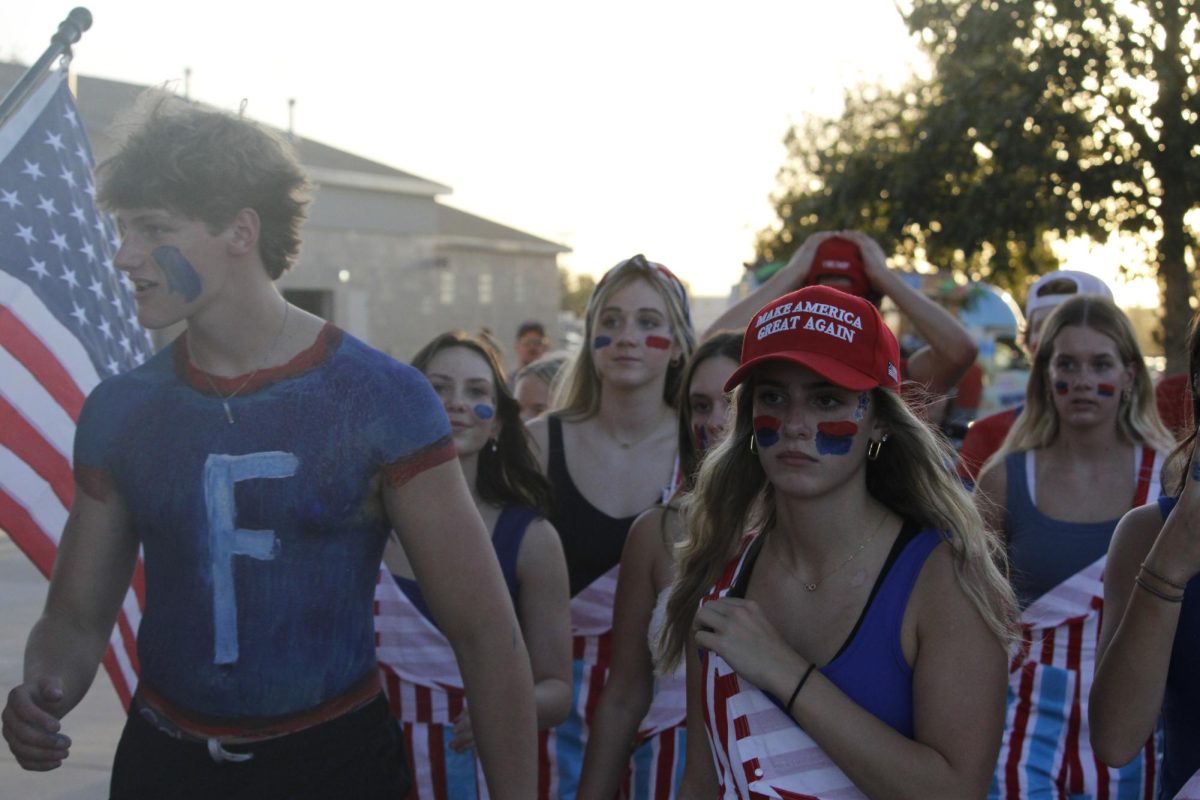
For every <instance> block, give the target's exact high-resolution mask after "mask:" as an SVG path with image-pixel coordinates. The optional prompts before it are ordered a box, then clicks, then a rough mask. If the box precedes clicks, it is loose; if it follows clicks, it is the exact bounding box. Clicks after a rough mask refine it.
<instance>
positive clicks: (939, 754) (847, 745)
mask: <svg viewBox="0 0 1200 800" xmlns="http://www.w3.org/2000/svg"><path fill="white" fill-rule="evenodd" d="M898 351H899V348H898V346H897V344H896V339H895V337H894V336H893V335H892V334H891V332H890V331H888V329H887V327H886V326H885V325H884V324H883V321H882V319H881V318H880V316H879V313H878V311H877V310H876V309H875V307H874V306H873V305H872V304H871V303H869V302H868V301H866V300H864V299H862V298H858V297H854V296H851V295H848V294H846V293H844V292H840V291H838V290H835V289H831V288H828V287H822V286H814V287H807V288H804V289H801V290H799V291H797V292H793V293H791V294H789V295H785V296H783V297H781V298H779V299H778V300H776V301H773V302H772V303H771V304H769V305H768V306H766V307H764V308H763V309H761V310H760V311H759V312H758V314H756V315H755V317H754V319H752V321H751V324H750V327H749V329H748V330H747V333H746V336H745V341H744V344H743V348H742V359H741V366H740V367H739V368H738V370H737V371H736V372H735V373H734V375H733V376H732V378H731V379H730V381H729V383H728V384H727V388H731V389H732V388H734V387H736V389H735V391H734V395H733V410H732V412H731V413H732V424H733V430H732V432H731V433H730V435H729V437H728V438H727V439H726V440H725V441H724V442H723V443H722V444H720V445H718V446H717V447H716V448H715V449H714V450H713V451H712V452H710V453H709V454H708V456H707V457H706V459H705V461H704V463H703V465H702V466H701V468H700V473H699V476H698V477H697V482H696V490H695V492H694V493H693V494H692V495H691V497H690V498H689V501H688V502H687V503H686V504H685V508H684V514H685V515H686V518H687V521H688V529H689V533H690V538H689V541H688V542H687V544H686V545H685V546H684V548H683V550H682V554H681V561H680V565H679V577H678V578H677V580H676V583H675V586H674V588H673V590H672V594H671V598H670V601H669V603H668V606H667V623H666V628H665V630H664V634H663V641H662V650H663V655H664V659H665V661H666V666H667V667H669V666H671V665H672V664H673V663H674V662H677V661H678V660H679V659H681V658H683V659H685V660H686V662H687V688H688V756H687V768H686V773H685V778H684V786H685V793H686V795H687V796H688V797H696V798H700V797H714V796H720V797H723V798H750V797H797V796H804V797H837V798H854V797H884V796H888V797H890V796H900V795H901V794H903V795H904V796H911V797H923V798H934V797H947V798H970V797H975V798H978V797H982V796H983V795H984V794H985V793H986V791H987V787H988V782H989V780H990V778H991V773H992V768H993V766H994V764H995V758H996V751H997V748H998V745H999V741H1000V732H1001V728H1002V723H1003V715H1004V700H1003V692H1004V682H1005V655H1004V645H1005V643H1006V641H1007V637H1008V635H1009V630H1010V628H1009V624H1008V621H1009V618H1010V613H1011V611H1010V610H1011V608H1012V605H1013V601H1012V592H1011V589H1010V588H1009V586H1008V584H1007V582H1006V581H1005V580H1004V578H1003V576H1002V575H1001V573H1000V571H999V569H998V568H997V566H996V563H997V557H998V552H999V549H998V547H997V546H996V544H995V540H994V539H993V538H992V537H991V536H989V535H988V534H987V533H986V532H985V529H984V527H983V524H982V520H981V519H980V517H979V514H978V513H977V512H976V511H975V509H974V508H973V506H972V505H971V502H970V498H969V497H968V496H967V494H966V492H965V490H964V489H963V488H962V485H961V484H960V483H959V482H958V481H957V480H956V479H955V477H954V476H953V474H952V473H950V472H949V471H948V470H947V469H946V466H945V465H946V464H948V463H950V462H949V458H950V455H949V453H948V450H947V448H946V447H945V445H944V443H942V442H940V441H939V440H938V439H937V438H936V437H935V435H934V434H933V433H932V432H931V431H930V430H929V428H928V427H926V426H925V425H924V424H922V423H921V422H920V421H919V420H918V419H917V418H916V417H915V416H914V415H913V413H912V412H911V411H910V410H909V409H908V408H907V407H906V406H905V404H904V402H903V401H902V400H901V399H900V397H899V394H898V389H899V386H900V374H899V370H898V363H899V352H898ZM964 665H970V668H969V669H963V667H964Z"/></svg>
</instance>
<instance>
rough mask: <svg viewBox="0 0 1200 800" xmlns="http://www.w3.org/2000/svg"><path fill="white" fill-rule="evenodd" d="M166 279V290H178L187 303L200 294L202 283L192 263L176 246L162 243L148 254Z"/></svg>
mask: <svg viewBox="0 0 1200 800" xmlns="http://www.w3.org/2000/svg"><path fill="white" fill-rule="evenodd" d="M150 255H151V256H152V257H153V258H154V263H156V264H158V267H159V269H161V270H162V272H163V277H165V278H166V279H167V291H168V292H170V293H172V294H174V293H175V292H179V293H180V294H182V295H183V298H184V299H185V300H187V301H188V302H189V303H190V302H192V301H193V300H195V299H196V298H197V297H199V296H200V291H201V289H202V288H203V286H204V284H203V282H202V281H201V280H200V274H199V273H198V272H196V268H195V267H193V266H192V263H191V262H190V261H188V260H187V259H186V258H184V256H183V253H181V252H179V248H178V247H171V246H170V245H163V246H162V247H158V248H155V250H154V252H153V253H151V254H150Z"/></svg>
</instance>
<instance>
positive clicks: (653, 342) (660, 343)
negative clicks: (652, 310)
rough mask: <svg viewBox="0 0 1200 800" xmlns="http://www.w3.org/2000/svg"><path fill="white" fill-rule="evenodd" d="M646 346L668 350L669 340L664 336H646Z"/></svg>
mask: <svg viewBox="0 0 1200 800" xmlns="http://www.w3.org/2000/svg"><path fill="white" fill-rule="evenodd" d="M646 347H653V348H654V349H655V350H670V349H671V340H670V339H668V338H667V337H665V336H647V337H646Z"/></svg>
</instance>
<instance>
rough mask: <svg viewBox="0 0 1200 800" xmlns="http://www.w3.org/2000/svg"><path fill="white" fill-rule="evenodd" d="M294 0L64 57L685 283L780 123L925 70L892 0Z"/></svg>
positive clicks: (762, 222) (586, 264)
mask: <svg viewBox="0 0 1200 800" xmlns="http://www.w3.org/2000/svg"><path fill="white" fill-rule="evenodd" d="M300 5H301V4H297V3H286V4H285V3H279V2H246V0H243V1H242V2H237V3H234V2H228V1H227V0H211V1H210V2H207V3H204V4H189V5H187V6H184V5H183V4H180V3H175V2H171V1H170V0H157V2H149V1H148V0H92V2H90V3H89V4H88V8H89V9H90V10H91V12H92V15H93V17H94V23H93V25H92V28H91V30H89V31H88V32H86V33H85V34H84V36H83V39H82V40H81V42H80V43H79V44H78V45H76V47H75V60H74V63H73V68H74V69H75V70H77V71H78V72H80V73H82V74H86V75H90V76H94V77H101V78H111V79H116V80H123V81H128V82H133V83H142V84H148V85H162V84H165V83H168V82H172V81H174V82H176V84H175V85H176V86H177V88H178V90H179V91H180V92H182V91H183V85H184V74H185V70H188V69H190V71H191V77H190V82H189V87H190V94H191V96H192V97H193V98H195V99H197V100H201V101H204V102H207V103H210V104H212V105H215V106H218V107H221V108H226V109H236V108H237V107H238V106H239V105H240V104H241V103H242V101H243V100H245V101H246V103H247V105H246V113H247V114H248V115H250V116H251V117H254V118H255V119H258V120H260V121H262V122H265V123H268V124H271V125H275V126H278V127H281V128H286V127H287V125H288V101H289V99H290V98H294V99H295V101H296V104H295V111H294V120H295V132H296V133H297V134H299V135H301V136H304V137H306V138H310V139H315V140H318V141H321V142H323V143H325V144H328V145H331V146H334V147H337V148H340V149H343V150H347V151H349V152H352V153H355V154H358V155H361V156H364V157H366V158H370V159H372V160H375V161H379V162H382V163H385V164H388V165H390V166H392V167H395V168H397V169H401V170H404V171H406V172H410V173H414V174H416V175H419V176H421V177H423V178H428V179H430V180H433V181H435V182H437V183H441V184H445V185H448V186H450V187H452V189H453V192H452V193H451V194H450V195H447V196H444V197H443V198H441V199H442V201H443V202H445V203H446V204H448V205H451V206H455V207H457V208H461V209H463V210H465V211H468V212H470V213H472V214H476V215H479V216H482V217H487V218H489V219H493V220H495V221H497V222H500V223H503V224H505V225H508V226H511V227H514V228H518V229H521V230H524V231H527V232H529V233H532V234H534V235H536V236H540V237H543V238H546V239H551V240H553V241H557V242H560V243H562V244H565V245H567V246H568V247H570V248H571V249H572V252H571V253H569V254H566V255H564V256H562V257H561V258H560V264H562V265H563V266H565V267H567V268H568V269H570V270H571V271H572V272H577V273H587V274H591V275H593V276H598V275H600V274H602V273H603V272H604V270H606V269H607V268H608V267H610V266H611V265H612V264H614V263H616V262H618V261H620V260H621V259H623V258H627V257H628V256H630V255H633V254H634V253H638V252H641V253H644V254H645V255H646V256H647V257H649V258H651V259H652V260H655V261H660V262H662V263H664V264H666V265H667V266H668V267H670V268H671V269H672V270H673V271H675V272H676V273H678V274H679V275H680V276H681V277H683V278H684V279H685V280H686V281H687V282H688V283H689V284H690V285H691V286H692V290H693V292H694V293H695V294H697V295H725V294H727V293H728V292H729V289H730V287H731V285H732V284H734V283H735V282H736V281H737V280H738V279H739V278H740V276H741V275H742V273H743V267H742V264H743V262H745V261H748V260H751V259H752V257H753V244H754V235H755V233H756V232H757V231H758V230H760V229H762V228H764V227H766V226H768V225H770V224H771V222H772V219H773V214H772V211H771V206H770V202H769V197H770V194H771V192H772V191H773V190H774V189H775V187H776V173H777V171H778V170H779V168H780V167H781V166H782V164H783V162H784V158H785V149H784V146H783V137H784V135H785V133H786V132H787V129H788V127H789V125H790V124H791V123H793V122H800V121H802V120H803V119H804V118H805V117H806V116H807V115H809V114H818V115H821V116H836V115H837V114H838V113H840V110H841V105H842V97H843V93H844V91H845V90H846V89H847V88H848V87H854V86H857V85H859V84H862V83H875V82H879V81H881V80H882V81H884V82H887V83H891V84H896V83H899V82H902V81H903V80H905V79H906V78H907V76H908V75H910V74H911V73H912V71H913V70H914V69H921V68H922V66H923V64H924V61H923V59H922V57H921V55H920V53H919V51H918V48H917V47H916V45H915V43H914V42H913V40H912V39H911V38H910V37H909V36H908V33H907V31H906V29H905V27H904V24H903V21H902V20H901V18H900V15H899V13H898V12H897V11H896V8H895V5H894V2H893V0H841V1H840V2H836V3H831V2H822V1H820V0H746V2H743V3H739V4H738V5H737V6H736V7H735V6H731V5H729V4H717V3H713V2H705V1H704V0H693V1H692V2H674V1H673V0H672V1H668V0H641V2H623V0H612V2H607V3H604V4H594V3H589V4H582V3H571V2H563V1H562V0H555V1H550V0H545V1H543V0H508V1H507V2H503V3H499V2H483V1H482V0H437V1H436V2H429V1H427V2H422V3H412V2H403V1H400V2H390V3H379V2H366V0H342V1H341V2H338V3H330V4H320V5H318V4H308V10H300ZM71 7H72V6H71V5H70V4H69V3H64V4H62V5H59V4H56V3H51V2H46V0H40V1H39V2H37V3H33V2H23V3H22V2H8V3H4V4H3V6H2V7H0V59H4V60H20V61H23V62H25V63H32V62H33V61H34V60H36V58H37V57H38V56H39V55H40V54H41V53H42V51H43V50H44V49H45V47H46V45H47V44H48V43H49V39H50V36H51V35H53V33H54V31H55V30H56V29H57V27H58V23H59V22H60V21H61V20H62V19H63V18H64V17H65V16H66V14H67V12H68V11H69V10H70V9H71ZM185 8H186V9H200V11H199V12H198V13H196V12H192V13H184V11H183V10H181V9H185ZM734 8H736V12H735V11H734V10H733V9H734ZM1087 260H1088V261H1089V263H1090V265H1091V266H1090V267H1085V268H1093V267H1094V268H1095V269H1096V270H1097V271H1098V272H1100V273H1101V274H1102V276H1105V277H1108V276H1107V275H1104V273H1105V270H1109V271H1111V269H1112V267H1111V266H1109V265H1107V261H1106V260H1105V258H1099V257H1095V256H1094V257H1092V258H1090V259H1087ZM1109 260H1111V259H1109Z"/></svg>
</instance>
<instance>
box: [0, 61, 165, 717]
mask: <svg viewBox="0 0 1200 800" xmlns="http://www.w3.org/2000/svg"><path fill="white" fill-rule="evenodd" d="M93 164H94V162H93V160H92V154H91V147H90V145H89V144H88V140H87V135H86V133H85V132H84V130H83V126H82V124H81V122H80V120H79V115H78V113H77V111H76V109H75V103H74V100H73V98H72V97H71V92H70V89H69V88H68V86H67V81H66V74H65V71H63V70H59V71H56V72H54V73H52V74H51V75H49V76H48V77H47V78H46V79H45V80H44V81H43V82H42V84H41V85H40V86H39V87H38V89H37V90H36V91H35V92H34V94H32V95H31V96H30V97H29V99H28V100H26V102H25V103H24V104H23V105H22V106H21V107H20V108H19V109H18V111H17V112H16V113H14V114H13V115H12V116H11V117H10V118H9V119H8V120H6V121H4V123H3V126H2V127H0V376H2V378H0V528H2V529H3V530H4V531H6V532H7V533H8V535H9V537H10V538H11V539H12V540H13V541H14V542H15V543H16V545H17V546H18V547H19V548H21V550H22V551H23V552H24V553H25V554H26V555H28V556H29V558H30V559H31V560H32V561H33V563H34V564H35V565H36V566H37V568H38V569H39V570H41V572H42V573H43V574H44V575H46V576H47V577H49V575H50V570H51V568H52V567H53V565H54V555H55V552H56V550H57V547H58V539H59V535H60V533H61V532H62V529H63V524H64V523H65V522H66V520H67V514H68V512H69V510H70V508H71V503H72V501H73V499H74V496H75V484H74V479H73V477H72V471H71V452H72V442H73V440H74V433H75V425H76V422H77V421H78V419H79V412H80V409H81V408H82V407H83V400H84V398H85V397H87V395H88V393H89V392H90V391H91V390H92V388H93V387H95V386H96V384H97V383H99V382H100V381H101V380H103V379H104V378H106V377H108V376H110V375H115V374H117V373H119V372H123V371H124V370H127V369H130V368H132V367H134V366H136V365H138V364H140V363H141V362H142V361H143V360H145V359H146V357H147V356H149V355H150V353H151V352H152V348H151V343H150V339H149V337H148V336H147V335H146V332H145V331H144V330H143V329H142V328H141V326H140V325H139V324H138V321H137V312H136V309H135V306H134V302H133V296H132V294H131V292H130V288H129V286H128V285H127V283H126V279H125V277H124V276H123V275H121V274H119V273H118V272H117V271H116V270H115V269H114V268H113V263H112V256H113V253H114V252H115V250H116V246H117V242H118V240H117V234H116V228H115V226H114V225H113V223H112V220H111V219H109V218H108V217H107V216H105V215H102V214H100V213H99V212H98V211H97V210H96V207H95V202H94V200H95V193H96V190H95V185H94V183H93V178H92V167H93ZM143 599H144V591H143V583H142V573H141V565H140V563H139V565H138V570H137V573H136V574H135V577H134V581H133V586H132V587H131V588H130V591H129V592H128V593H127V594H126V596H125V600H124V602H123V603H122V607H121V613H120V615H119V618H118V620H117V625H116V627H115V628H114V629H113V633H112V637H111V639H110V646H109V648H108V652H107V653H106V655H105V657H104V665H105V668H106V669H107V670H108V673H109V676H110V677H111V678H112V681H113V685H114V686H115V687H116V690H117V694H118V695H119V696H120V698H121V702H122V703H123V704H125V705H126V706H128V704H129V699H130V696H131V695H132V692H133V689H134V687H135V686H136V684H137V655H136V634H137V626H138V622H139V621H140V620H141V608H142V601H143Z"/></svg>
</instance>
